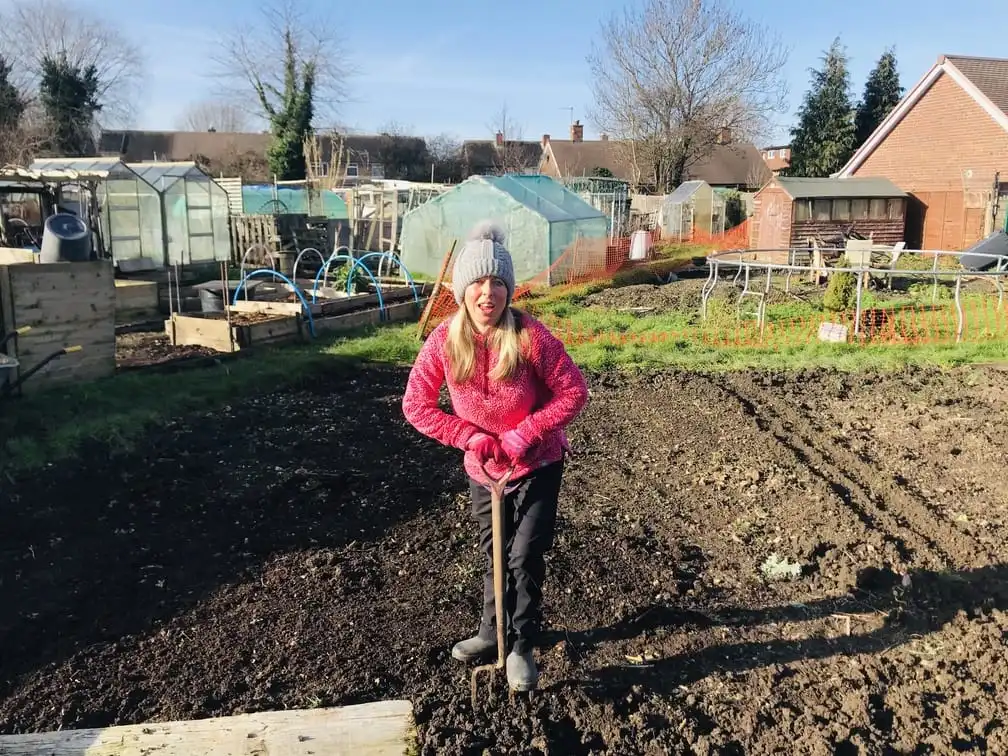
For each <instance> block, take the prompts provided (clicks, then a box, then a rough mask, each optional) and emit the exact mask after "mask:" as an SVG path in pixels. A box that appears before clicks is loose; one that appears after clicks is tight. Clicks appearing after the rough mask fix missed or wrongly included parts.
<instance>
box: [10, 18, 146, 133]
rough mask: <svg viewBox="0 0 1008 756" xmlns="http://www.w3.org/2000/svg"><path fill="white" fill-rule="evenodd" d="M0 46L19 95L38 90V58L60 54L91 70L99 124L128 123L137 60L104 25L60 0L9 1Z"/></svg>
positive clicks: (139, 68)
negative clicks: (96, 84)
mask: <svg viewBox="0 0 1008 756" xmlns="http://www.w3.org/2000/svg"><path fill="white" fill-rule="evenodd" d="M0 45H2V48H3V49H4V51H5V53H6V55H7V57H8V59H9V60H10V61H11V63H12V64H13V65H14V68H15V75H16V81H17V83H18V84H19V86H20V87H21V88H22V90H23V91H25V92H29V93H35V92H37V91H38V84H39V80H40V77H41V73H42V61H43V59H45V58H47V57H48V58H51V59H56V58H58V57H59V56H61V55H63V54H65V55H66V59H67V62H68V63H69V64H70V65H71V66H74V67H75V68H79V69H81V70H84V69H86V68H87V67H88V66H92V65H93V66H94V67H95V70H96V71H97V74H98V82H99V88H98V92H97V99H98V102H99V103H100V104H101V108H102V109H101V112H102V117H103V120H104V121H106V122H107V123H108V124H109V125H122V126H126V125H129V123H130V121H131V120H132V118H133V116H134V114H135V111H136V106H137V100H138V99H139V93H140V87H141V84H142V81H143V56H142V54H141V52H140V49H139V48H138V47H137V46H136V45H135V44H133V42H131V41H130V40H128V39H127V38H126V37H125V36H124V35H123V34H122V33H121V32H120V31H119V30H118V29H117V28H116V27H115V26H114V25H113V24H112V23H111V22H110V21H107V20H105V19H102V18H100V17H98V16H94V15H91V14H89V13H88V12H87V11H86V10H85V9H82V8H81V7H80V6H78V5H76V4H73V3H69V2H65V0H10V2H9V3H8V5H7V8H6V9H5V10H0Z"/></svg>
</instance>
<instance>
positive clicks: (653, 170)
mask: <svg viewBox="0 0 1008 756" xmlns="http://www.w3.org/2000/svg"><path fill="white" fill-rule="evenodd" d="M588 62H589V65H590V67H591V71H592V80H593V85H592V86H593V90H594V96H595V107H594V110H593V113H592V118H593V120H594V121H595V122H596V124H597V125H598V126H599V128H600V129H601V130H603V131H606V132H608V133H610V134H612V135H613V136H614V137H615V138H616V139H618V140H621V141H622V142H623V143H624V144H623V147H622V149H624V150H625V151H626V152H627V158H628V160H629V161H631V164H632V165H633V166H634V169H635V173H636V174H638V176H639V178H640V181H641V182H643V183H650V184H653V185H655V187H656V188H657V189H658V191H668V190H670V189H672V188H673V187H675V186H677V185H678V184H679V183H681V182H682V180H683V177H684V176H685V175H686V173H687V172H688V170H689V168H690V167H691V166H693V165H695V164H696V163H697V162H698V161H700V160H703V159H704V158H705V157H707V156H708V155H710V153H711V151H712V150H713V149H714V147H715V145H716V144H717V143H718V137H719V134H720V132H721V130H722V129H723V128H727V129H729V130H730V131H731V133H732V135H733V139H738V138H741V139H747V140H754V139H756V138H757V137H759V136H761V135H762V134H764V133H765V132H766V131H767V130H768V126H769V122H770V118H771V116H772V114H774V113H777V112H782V111H783V110H784V108H785V107H786V96H787V88H786V86H785V82H784V78H783V74H782V71H783V67H784V64H785V63H786V62H787V51H786V49H785V48H784V47H783V46H782V45H781V44H780V43H779V42H777V41H776V39H775V37H774V35H773V34H772V33H771V31H770V30H769V29H765V28H762V27H760V26H758V25H756V24H754V23H752V22H750V21H748V20H746V19H745V18H744V17H742V16H741V15H740V14H739V13H738V12H736V11H735V10H733V9H732V8H731V7H729V6H728V5H727V4H726V3H724V2H722V0H643V2H642V5H641V6H640V7H638V8H634V9H627V10H625V11H624V12H623V14H622V15H614V16H613V17H611V18H610V19H609V20H607V21H605V22H603V24H602V29H601V40H600V42H599V43H597V44H596V45H595V46H594V47H593V50H592V53H591V55H590V56H589V58H588Z"/></svg>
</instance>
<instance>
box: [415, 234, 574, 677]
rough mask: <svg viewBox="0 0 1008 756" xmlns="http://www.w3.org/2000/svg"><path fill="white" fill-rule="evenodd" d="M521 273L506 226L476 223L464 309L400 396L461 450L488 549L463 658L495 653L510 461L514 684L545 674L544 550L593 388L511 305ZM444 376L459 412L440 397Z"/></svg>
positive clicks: (510, 668) (435, 336)
mask: <svg viewBox="0 0 1008 756" xmlns="http://www.w3.org/2000/svg"><path fill="white" fill-rule="evenodd" d="M514 288H515V280H514V267H513V265H512V261H511V255H510V254H509V253H508V250H507V249H506V248H505V246H504V236H503V233H502V232H501V231H500V229H498V228H497V227H495V226H494V225H492V224H489V223H487V224H481V225H479V226H477V227H476V228H475V229H474V230H473V233H472V234H471V235H470V238H469V239H468V241H467V242H466V244H465V246H464V247H463V248H462V250H461V252H460V253H459V255H458V258H457V259H456V261H455V266H454V270H453V273H452V291H453V293H454V295H455V301H456V302H457V303H458V304H459V309H458V312H456V314H455V315H454V317H452V318H451V319H450V320H449V321H446V322H444V323H442V324H441V325H439V326H438V327H437V328H435V329H434V331H433V332H432V333H431V334H430V336H429V337H428V338H427V341H426V342H425V343H424V346H423V348H422V349H421V350H420V354H419V356H418V357H417V359H416V362H415V364H414V365H413V369H412V371H411V372H410V376H409V381H408V383H407V385H406V393H405V396H404V398H403V412H404V414H405V416H406V419H407V420H408V421H409V422H410V424H412V425H413V426H414V427H415V428H416V429H417V430H419V431H420V432H421V433H423V434H424V435H426V436H429V437H431V438H433V439H435V440H437V441H440V442H441V443H443V444H445V445H448V446H453V447H456V448H458V449H461V450H463V451H464V452H465V456H464V462H463V464H464V468H465V471H466V473H467V474H468V476H469V492H470V496H471V498H472V513H473V516H474V518H475V519H476V521H477V522H478V524H479V530H480V546H481V547H482V549H483V552H484V554H485V555H486V561H487V566H486V574H485V578H484V584H483V617H482V621H481V623H480V627H479V630H478V631H477V633H476V634H475V635H474V636H473V637H472V638H469V639H467V640H463V641H460V642H459V643H457V644H456V645H455V646H454V647H453V648H452V656H453V657H455V658H456V659H458V660H459V661H471V660H475V659H479V658H482V657H485V656H489V655H491V654H492V653H494V652H496V649H497V633H496V616H495V611H494V591H493V556H492V554H493V551H492V544H493V539H492V522H491V506H490V492H489V490H488V489H487V487H486V484H487V483H488V481H487V480H486V477H485V475H484V473H483V468H484V465H485V469H486V473H487V474H488V475H491V476H493V477H494V478H495V479H500V478H501V477H503V475H504V474H505V473H507V471H508V470H510V469H511V468H512V467H514V471H513V473H512V476H511V478H510V480H511V481H512V485H511V486H510V487H509V489H508V493H507V495H506V496H505V501H504V522H505V533H504V544H505V561H506V565H505V567H506V574H507V596H506V603H505V606H506V607H507V613H508V620H509V622H507V623H506V624H505V626H506V627H507V633H508V638H507V643H508V644H509V645H510V649H511V650H510V653H509V654H508V657H507V664H506V669H507V679H508V685H509V686H510V687H511V689H512V690H531V689H533V688H535V687H536V684H537V683H538V677H539V676H538V671H537V669H536V664H535V659H534V658H533V655H532V648H533V645H534V644H535V642H536V640H537V635H538V633H539V626H540V602H541V599H542V583H543V578H544V577H545V573H546V563H545V558H544V557H545V554H546V551H547V550H548V549H549V548H550V546H551V545H552V544H553V531H554V527H555V523H556V512H557V499H558V498H559V495H560V483H561V479H562V477H563V469H564V455H565V452H566V451H567V450H568V448H569V447H568V445H567V438H566V435H565V433H564V428H565V427H566V426H567V425H568V424H569V423H570V422H571V421H572V420H574V418H575V417H577V415H578V414H579V413H580V412H581V410H582V409H583V408H584V406H585V403H586V402H587V399H588V389H587V387H586V385H585V380H584V377H583V376H582V375H581V372H580V371H579V370H578V368H577V366H575V364H574V362H573V361H572V360H571V358H570V356H569V355H568V354H567V352H566V350H565V349H564V346H563V344H562V343H561V342H560V340H559V339H557V338H556V337H555V336H553V334H551V333H550V332H549V330H548V329H547V328H546V327H545V326H544V325H543V324H542V323H540V322H539V321H537V320H535V319H534V318H532V317H531V316H529V315H527V314H526V313H522V312H519V311H517V310H515V309H513V308H512V307H511V299H512V297H513V296H514ZM446 383H447V385H448V393H449V395H450V397H451V403H452V409H453V411H454V414H450V413H447V412H445V411H443V410H442V409H441V408H440V406H439V396H440V392H441V387H442V386H443V385H444V384H446Z"/></svg>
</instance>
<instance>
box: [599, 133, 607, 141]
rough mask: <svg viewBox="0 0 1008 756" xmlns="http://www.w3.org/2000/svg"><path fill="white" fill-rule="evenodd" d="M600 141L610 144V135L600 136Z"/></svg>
mask: <svg viewBox="0 0 1008 756" xmlns="http://www.w3.org/2000/svg"><path fill="white" fill-rule="evenodd" d="M600 139H601V140H602V141H603V142H608V141H609V135H608V134H602V135H601V136H600Z"/></svg>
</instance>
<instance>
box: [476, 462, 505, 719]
mask: <svg viewBox="0 0 1008 756" xmlns="http://www.w3.org/2000/svg"><path fill="white" fill-rule="evenodd" d="M483 474H484V475H485V476H486V478H487V480H488V481H489V484H488V485H487V487H488V488H489V489H490V510H491V515H490V516H491V520H492V532H493V579H494V613H495V615H496V617H497V661H496V662H495V663H493V664H484V665H483V666H480V667H476V668H475V669H474V670H473V671H472V681H471V688H472V705H473V709H475V708H476V678H477V676H478V675H479V673H480V672H489V673H490V680H489V687H490V689H491V690H492V689H493V673H494V671H495V670H499V669H504V494H505V492H506V489H507V484H508V481H509V480H511V476H512V475H513V474H514V466H512V467H511V469H510V470H508V471H507V472H506V473H504V476H503V477H501V478H500V479H498V480H494V479H493V477H492V476H491V475H489V474H488V473H487V471H486V467H483Z"/></svg>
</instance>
